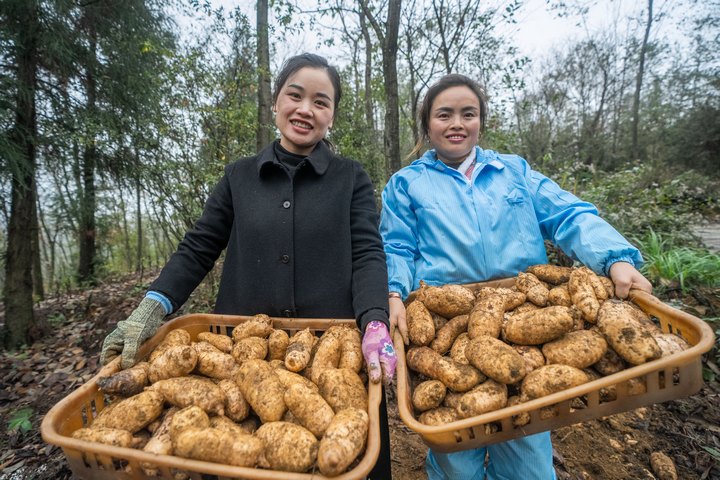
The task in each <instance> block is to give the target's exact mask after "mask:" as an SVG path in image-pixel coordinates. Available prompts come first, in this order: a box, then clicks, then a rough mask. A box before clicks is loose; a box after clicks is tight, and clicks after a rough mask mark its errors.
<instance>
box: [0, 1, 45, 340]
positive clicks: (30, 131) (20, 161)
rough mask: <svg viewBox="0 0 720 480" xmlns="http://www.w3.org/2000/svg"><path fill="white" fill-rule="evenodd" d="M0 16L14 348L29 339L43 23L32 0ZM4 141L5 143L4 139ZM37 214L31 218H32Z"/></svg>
mask: <svg viewBox="0 0 720 480" xmlns="http://www.w3.org/2000/svg"><path fill="white" fill-rule="evenodd" d="M0 6H2V7H3V8H2V10H3V11H4V13H3V15H2V17H1V19H2V26H3V27H4V30H5V34H6V35H7V38H8V40H9V43H10V44H11V45H12V55H13V58H12V59H11V61H12V64H13V66H14V69H15V72H16V76H15V84H14V91H15V101H14V123H13V125H12V127H11V131H10V132H9V134H8V138H7V143H6V145H7V147H6V149H5V152H4V155H5V157H6V159H7V160H9V162H8V168H9V170H10V176H11V184H12V187H11V188H12V193H11V207H10V218H9V223H8V234H7V251H6V252H5V262H6V263H5V287H4V291H3V301H4V305H5V329H4V332H3V335H2V336H3V345H4V346H5V348H9V349H14V348H17V347H19V346H20V345H22V344H24V343H26V342H28V341H29V340H30V337H31V335H30V332H31V329H32V328H33V327H34V326H35V318H34V316H33V298H32V294H33V279H32V267H33V250H32V246H33V243H35V244H37V242H33V235H35V236H37V234H38V232H37V230H34V229H33V227H35V228H37V219H36V215H37V211H36V206H35V199H36V196H35V188H36V187H35V169H36V148H35V146H36V143H37V121H36V111H35V106H36V101H35V94H36V90H37V82H38V78H37V73H38V65H39V52H38V50H39V43H40V35H41V24H40V19H39V14H40V6H39V5H38V2H37V1H35V0H27V1H21V0H17V1H4V2H2V4H0ZM3 143H5V142H3ZM33 218H35V221H33V220H32V219H33Z"/></svg>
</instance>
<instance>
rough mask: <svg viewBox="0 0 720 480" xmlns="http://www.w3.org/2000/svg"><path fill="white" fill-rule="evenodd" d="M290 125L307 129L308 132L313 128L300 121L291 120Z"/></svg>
mask: <svg viewBox="0 0 720 480" xmlns="http://www.w3.org/2000/svg"><path fill="white" fill-rule="evenodd" d="M290 123H291V124H293V125H294V126H296V127H300V128H306V129H308V130H310V129H312V128H313V126H312V125H310V124H309V123H305V122H301V121H299V120H291V121H290Z"/></svg>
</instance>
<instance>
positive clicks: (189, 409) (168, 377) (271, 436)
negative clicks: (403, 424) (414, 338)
mask: <svg viewBox="0 0 720 480" xmlns="http://www.w3.org/2000/svg"><path fill="white" fill-rule="evenodd" d="M363 366H364V365H363V356H362V350H361V338H360V331H359V330H358V329H357V328H356V327H355V326H354V325H347V324H334V325H330V326H329V327H328V328H327V329H326V330H325V331H324V332H323V333H322V335H321V336H320V337H318V336H317V335H315V334H314V333H313V332H311V331H310V330H309V329H307V328H306V329H304V330H299V331H297V332H295V333H294V334H293V335H292V336H290V335H289V334H288V333H287V332H286V331H285V330H282V329H276V328H273V322H272V319H271V318H270V317H268V316H267V315H264V314H259V315H255V316H254V317H251V318H250V319H249V320H248V321H246V322H244V323H241V324H239V325H238V326H236V327H235V328H234V329H233V331H232V337H230V336H227V335H220V334H216V333H211V332H202V333H199V334H198V335H197V338H196V339H195V341H193V340H192V338H191V335H190V333H188V332H187V331H186V330H183V329H176V330H171V331H170V332H168V334H167V335H166V336H165V338H164V339H163V340H162V342H161V343H160V344H159V345H158V346H157V347H156V348H155V349H154V350H153V351H152V352H151V353H150V355H149V357H148V359H147V361H146V362H141V363H138V364H137V365H135V366H134V367H132V368H129V369H126V370H123V371H120V372H118V373H116V374H114V375H111V376H108V377H103V378H101V379H99V381H98V386H99V388H100V390H101V391H103V392H104V393H105V394H107V395H109V396H112V398H113V401H112V402H111V403H110V404H109V405H107V406H106V407H105V408H104V409H103V410H102V411H100V413H99V414H98V416H97V417H96V418H95V419H94V421H93V422H92V423H91V424H90V425H89V426H87V427H86V428H81V429H79V430H77V431H75V432H74V433H73V435H72V436H73V437H74V438H78V439H83V440H89V441H94V442H100V443H105V444H109V445H114V446H119V447H130V448H139V449H142V450H144V451H145V452H150V453H154V454H162V455H176V456H179V457H184V458H191V459H196V460H205V461H210V462H216V463H222V464H225V465H233V466H241V467H258V468H265V469H271V470H279V471H287V472H307V471H317V470H319V471H320V473H322V474H323V475H325V476H327V477H334V476H337V475H340V474H341V473H343V472H345V471H347V470H348V467H350V466H351V465H353V463H354V462H356V459H358V457H359V456H360V454H361V453H362V452H363V451H364V450H365V444H366V439H367V436H368V429H369V417H368V413H367V412H368V392H367V389H366V375H365V373H364V372H362V369H363ZM127 468H130V467H127ZM141 468H142V470H143V473H144V474H145V475H148V476H157V475H158V473H159V470H158V468H157V466H155V465H153V464H151V463H144V464H142V465H141ZM174 476H175V478H177V479H179V480H180V479H183V478H188V476H187V474H186V473H183V472H181V471H175V472H174Z"/></svg>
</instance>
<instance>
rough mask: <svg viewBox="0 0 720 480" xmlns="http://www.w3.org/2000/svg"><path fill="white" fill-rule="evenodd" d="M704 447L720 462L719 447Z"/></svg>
mask: <svg viewBox="0 0 720 480" xmlns="http://www.w3.org/2000/svg"><path fill="white" fill-rule="evenodd" d="M702 448H703V450H705V451H706V452H708V453H709V454H710V455H712V456H713V458H714V459H715V461H717V462H720V450H718V449H717V448H713V447H705V446H703V447H702Z"/></svg>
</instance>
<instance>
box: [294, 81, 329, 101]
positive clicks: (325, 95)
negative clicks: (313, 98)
mask: <svg viewBox="0 0 720 480" xmlns="http://www.w3.org/2000/svg"><path fill="white" fill-rule="evenodd" d="M290 87H292V88H297V89H298V90H300V91H301V92H304V91H305V87H303V86H301V85H298V84H297V83H290V84H288V88H290ZM315 95H317V96H318V97H323V98H327V99H328V100H330V101H332V98H330V95H328V94H327V93H325V92H317V93H316V94H315Z"/></svg>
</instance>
